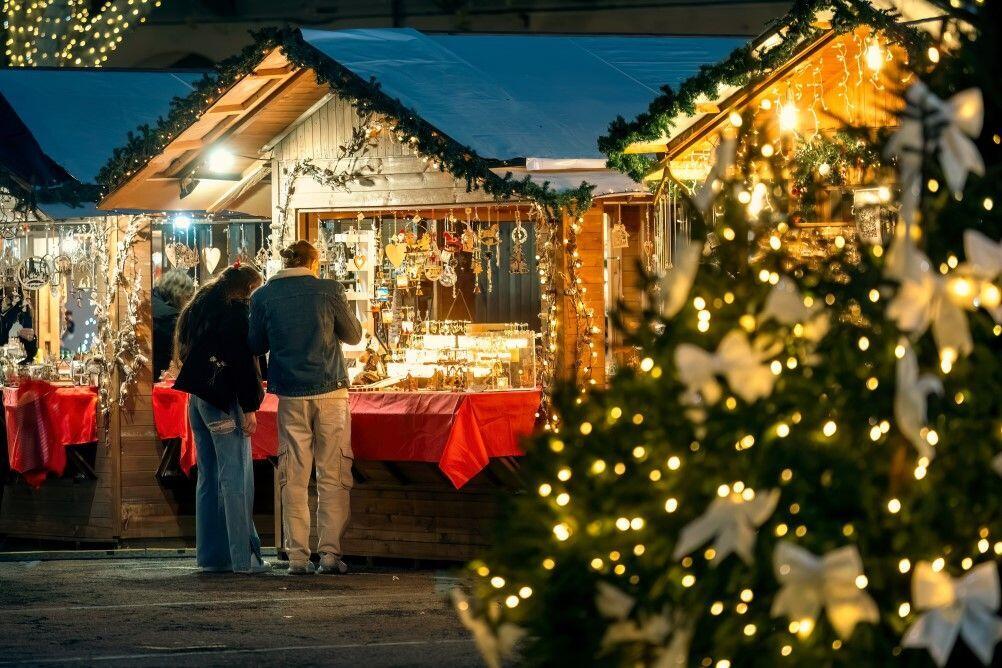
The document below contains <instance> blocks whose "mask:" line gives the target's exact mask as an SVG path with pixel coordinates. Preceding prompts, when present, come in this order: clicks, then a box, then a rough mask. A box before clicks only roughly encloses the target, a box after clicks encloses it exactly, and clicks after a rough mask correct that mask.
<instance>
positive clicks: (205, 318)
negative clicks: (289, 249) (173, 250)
mask: <svg viewBox="0 0 1002 668" xmlns="http://www.w3.org/2000/svg"><path fill="white" fill-rule="evenodd" d="M262 282H263V279H262V277H261V275H260V274H259V273H258V272H257V270H255V269H254V268H252V267H249V266H247V265H243V266H239V267H236V266H234V267H227V268H226V269H224V270H223V272H222V273H221V274H220V275H219V277H218V278H217V279H215V280H214V281H211V282H209V283H206V284H205V285H203V286H202V287H201V288H199V289H198V292H196V293H195V296H194V297H193V298H192V300H191V301H190V302H189V303H188V304H187V306H185V307H184V309H183V310H182V311H181V314H180V316H179V317H178V321H177V332H176V340H175V345H174V350H175V352H176V355H177V358H178V362H179V363H180V366H181V370H180V371H179V372H178V374H177V381H176V382H175V383H174V388H175V389H177V390H182V391H184V392H187V393H188V394H190V395H191V397H190V399H189V400H188V420H189V422H190V423H191V431H192V433H193V434H194V436H195V452H196V457H197V462H198V483H197V487H196V491H195V558H196V560H197V563H198V565H199V566H201V568H202V570H203V571H205V572H224V571H229V570H232V571H233V572H234V573H266V572H268V571H269V570H271V566H270V565H269V564H268V562H267V561H265V560H264V559H262V558H261V539H260V537H259V536H258V534H257V529H256V528H255V527H254V468H253V461H252V459H251V442H250V437H251V435H252V434H253V433H254V432H255V431H256V430H257V417H256V411H257V410H258V408H260V406H261V402H262V401H263V400H264V387H263V385H262V382H261V370H260V368H259V367H258V362H257V359H256V358H255V357H254V356H253V355H252V354H251V351H250V348H248V347H247V328H248V317H249V307H248V303H247V302H248V300H249V299H250V295H251V292H252V291H253V290H254V289H255V288H257V287H258V286H259V285H261V283H262Z"/></svg>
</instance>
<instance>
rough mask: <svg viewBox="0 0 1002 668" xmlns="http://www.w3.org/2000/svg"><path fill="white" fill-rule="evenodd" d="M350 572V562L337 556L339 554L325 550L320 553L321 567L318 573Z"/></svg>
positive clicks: (342, 573)
mask: <svg viewBox="0 0 1002 668" xmlns="http://www.w3.org/2000/svg"><path fill="white" fill-rule="evenodd" d="M347 572H348V564H346V563H344V562H343V561H341V560H340V559H338V558H337V555H334V554H330V553H329V552H324V553H323V554H321V555H320V568H319V569H317V573H320V574H321V575H344V574H345V573H347Z"/></svg>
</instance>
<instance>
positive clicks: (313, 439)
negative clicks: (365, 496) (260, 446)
mask: <svg viewBox="0 0 1002 668" xmlns="http://www.w3.org/2000/svg"><path fill="white" fill-rule="evenodd" d="M352 459H353V455H352V452H351V416H350V415H349V412H348V392H347V390H341V391H339V392H337V393H334V394H333V395H325V396H323V397H319V398H297V397H279V399H278V482H279V487H280V488H281V493H282V527H283V532H284V534H285V551H286V553H287V554H288V555H289V563H291V564H297V565H298V564H305V563H306V562H307V561H308V560H309V558H310V515H311V513H310V506H309V485H310V474H311V473H312V471H313V466H314V464H316V468H317V536H318V541H317V542H318V545H317V551H318V552H320V553H324V552H330V553H331V554H335V555H337V556H338V557H340V556H341V555H342V554H343V553H342V552H341V537H342V536H343V535H344V530H345V527H347V526H348V518H349V517H350V515H351V507H350V505H349V492H350V490H351V487H352V477H351V464H352Z"/></svg>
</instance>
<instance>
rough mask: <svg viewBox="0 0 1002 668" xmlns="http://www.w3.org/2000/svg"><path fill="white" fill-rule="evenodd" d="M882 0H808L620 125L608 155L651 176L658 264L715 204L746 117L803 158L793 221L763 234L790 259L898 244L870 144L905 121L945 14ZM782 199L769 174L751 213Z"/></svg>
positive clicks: (763, 138)
mask: <svg viewBox="0 0 1002 668" xmlns="http://www.w3.org/2000/svg"><path fill="white" fill-rule="evenodd" d="M879 4H880V3H875V6H871V5H869V4H866V3H862V4H861V5H860V6H859V7H858V8H856V10H854V11H853V12H846V11H837V9H838V8H839V7H841V5H839V3H832V2H823V1H821V2H808V3H803V4H801V5H798V7H797V8H795V10H794V11H793V12H792V13H791V14H790V15H789V16H787V17H786V19H784V21H783V22H781V23H780V24H777V25H778V26H779V27H777V28H775V29H772V30H770V31H768V32H766V33H765V34H763V35H762V36H761V37H759V38H758V39H756V40H754V41H753V42H751V43H749V44H748V45H746V46H744V47H741V48H739V49H737V50H735V52H734V53H732V54H731V55H730V56H729V57H728V58H726V59H725V60H723V61H721V62H720V63H717V64H715V65H713V66H711V67H708V68H704V69H703V70H702V71H701V72H700V73H699V74H698V75H696V76H695V77H692V78H690V79H688V80H686V81H685V82H683V83H682V84H681V85H680V86H679V87H678V89H677V91H675V92H672V93H671V94H670V95H666V96H663V97H661V98H659V99H658V100H655V101H654V102H653V103H652V105H651V107H650V109H649V111H648V113H647V114H645V115H643V116H641V117H638V118H637V119H636V120H635V121H631V122H625V121H617V122H616V123H613V124H612V126H611V128H610V132H609V134H608V135H607V136H605V137H603V138H602V141H601V143H602V146H603V149H605V150H606V151H607V152H608V154H609V156H610V164H612V165H615V166H617V167H618V168H620V169H622V170H623V171H624V172H625V173H628V174H631V175H632V176H633V177H634V178H637V179H643V180H645V181H647V182H650V183H652V184H654V193H655V200H656V201H655V203H654V207H653V208H654V214H653V217H654V221H655V223H654V225H655V228H656V229H657V230H659V231H662V233H661V234H659V235H658V236H657V238H658V240H659V241H660V242H662V243H661V244H659V248H658V249H657V252H656V256H658V257H660V258H663V259H664V262H663V264H662V266H661V267H660V269H661V270H669V269H671V268H672V263H673V259H674V258H673V255H674V253H675V251H676V241H677V240H679V239H683V238H688V236H689V235H690V234H691V233H692V223H693V220H694V216H693V207H696V208H700V209H702V208H703V206H704V205H703V204H702V203H703V202H709V201H710V199H711V197H712V193H713V192H714V190H713V189H714V182H716V181H718V180H719V179H722V178H723V176H724V174H725V173H726V172H727V170H728V166H729V165H731V164H733V163H734V162H735V161H737V160H740V158H741V157H742V156H740V155H735V147H736V145H737V142H736V141H735V136H736V135H737V133H738V129H739V128H740V127H741V126H742V125H743V124H746V123H750V124H751V125H752V127H754V128H755V130H754V131H755V133H756V141H757V146H758V150H759V151H760V152H761V153H762V155H763V157H765V158H768V159H775V160H779V161H783V163H784V164H789V165H792V166H793V167H792V168H793V170H794V173H792V174H791V177H792V178H791V184H792V186H791V190H790V192H789V193H788V195H789V196H790V197H792V198H793V199H794V200H795V201H798V202H799V212H798V213H797V214H796V215H795V216H792V217H791V221H790V224H788V225H783V226H781V228H780V229H777V230H776V231H775V233H774V234H773V236H772V237H767V238H765V239H764V240H763V241H764V242H767V243H769V244H771V245H772V247H773V249H775V248H778V247H779V246H780V245H783V247H784V248H786V249H787V250H788V251H790V257H791V262H797V263H800V262H806V263H811V264H814V265H817V264H818V263H821V262H825V261H826V259H827V258H828V257H829V256H830V255H832V252H833V251H834V250H839V251H841V249H843V248H849V249H850V251H851V252H850V253H849V254H848V255H849V257H850V258H852V257H858V249H859V248H860V247H861V246H873V245H876V246H882V245H883V244H885V243H886V242H887V241H888V240H889V239H890V235H891V234H892V232H893V230H894V224H895V221H896V219H897V212H896V211H895V210H894V209H893V206H892V205H891V204H890V202H891V200H892V194H893V188H894V183H893V175H892V174H890V173H888V170H887V169H886V168H881V166H880V165H881V163H882V161H881V160H880V156H879V155H878V154H877V152H876V149H874V148H873V147H872V146H873V140H874V139H876V138H878V137H880V136H883V135H884V134H885V133H886V132H887V131H888V130H890V129H891V128H893V127H895V126H896V125H897V123H898V113H899V112H900V110H901V92H902V90H903V89H904V88H906V87H907V86H908V85H909V84H910V83H911V82H912V80H913V75H911V74H910V73H909V71H908V69H907V68H908V63H909V60H910V59H912V60H914V59H918V60H922V61H925V60H929V59H935V58H938V55H937V54H938V52H937V51H936V49H935V47H932V48H930V49H929V50H926V47H925V46H923V45H924V44H925V41H924V39H922V37H921V36H923V35H924V34H925V30H927V29H935V27H936V26H937V25H938V23H937V22H936V21H934V20H933V19H934V17H935V16H936V15H937V13H936V11H935V10H934V9H933V8H931V7H930V6H929V5H927V4H926V3H920V2H914V3H906V4H905V5H903V6H904V7H905V9H906V10H907V13H906V14H898V13H887V12H885V11H883V10H881V9H879V8H878V7H877V6H876V5H879ZM772 198H773V194H771V193H770V192H769V185H768V183H767V182H766V180H765V179H763V180H760V181H758V182H757V183H754V184H753V185H752V187H751V189H750V190H749V191H748V192H747V193H745V194H744V195H742V201H743V202H744V203H745V204H746V206H747V208H748V210H749V211H750V212H753V213H754V212H760V211H762V210H763V209H764V208H765V207H769V206H770V199H772ZM706 213H709V214H710V215H711V216H715V215H717V214H718V213H719V212H718V211H713V210H712V209H711V210H708V211H706ZM727 233H728V232H727V230H725V231H724V234H725V235H726V234H727ZM731 234H733V231H732V232H731ZM716 241H719V240H714V239H712V238H711V244H712V243H715V242H716ZM877 252H880V251H877Z"/></svg>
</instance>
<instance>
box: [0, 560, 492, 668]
mask: <svg viewBox="0 0 1002 668" xmlns="http://www.w3.org/2000/svg"><path fill="white" fill-rule="evenodd" d="M7 558H9V557H7ZM27 558H28V559H29V560H26V561H3V560H0V666H27V665H46V666H53V665H56V666H59V665H66V666H96V665H121V666H130V665H142V666H230V665H243V666H246V665H252V666H269V665H279V664H284V665H296V666H309V665H312V666H363V667H365V668H376V667H380V666H436V667H438V666H480V665H482V664H481V662H480V660H479V657H478V655H477V652H476V649H475V648H474V645H473V642H472V640H471V639H470V636H469V635H468V634H467V633H466V631H465V630H464V629H463V628H462V627H461V626H460V625H459V622H458V620H457V619H456V616H455V614H454V613H453V611H452V610H451V608H450V607H449V604H448V603H447V601H446V596H447V593H448V591H449V589H450V588H451V587H452V586H453V585H455V584H456V583H457V582H458V581H457V580H456V579H455V578H454V577H452V575H451V574H450V573H449V572H447V571H415V570H407V569H395V570H392V571H391V570H388V569H375V568H370V569H354V570H353V572H351V573H349V574H347V575H343V576H312V577H290V576H287V575H286V574H285V571H284V570H275V571H274V572H273V573H271V574H267V575H262V576H240V575H232V574H227V575H206V574H202V573H199V572H198V570H197V568H196V567H195V563H194V559H191V558H141V559H140V558H136V559H92V560H68V561H38V560H34V559H32V558H31V557H27Z"/></svg>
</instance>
